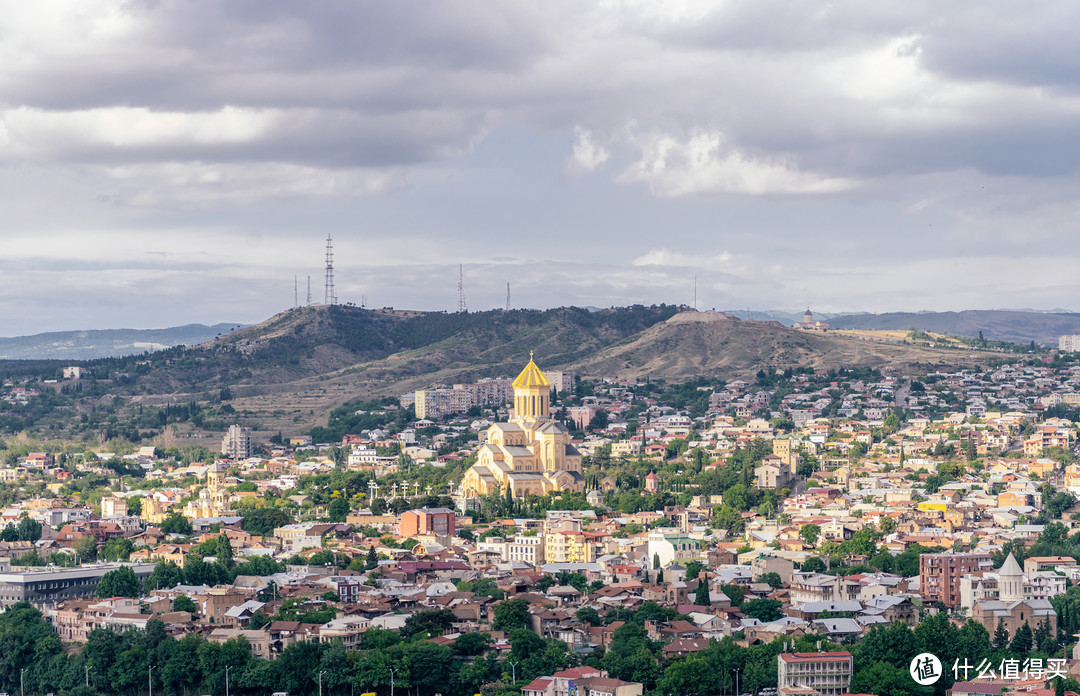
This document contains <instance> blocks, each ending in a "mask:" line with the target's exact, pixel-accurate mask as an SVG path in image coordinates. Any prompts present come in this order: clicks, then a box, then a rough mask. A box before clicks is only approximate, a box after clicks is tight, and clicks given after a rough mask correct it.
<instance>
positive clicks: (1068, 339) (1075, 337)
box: [1058, 334, 1080, 353]
mask: <svg viewBox="0 0 1080 696" xmlns="http://www.w3.org/2000/svg"><path fill="white" fill-rule="evenodd" d="M1058 350H1060V351H1064V352H1066V353H1075V352H1076V351H1078V350H1080V334H1069V335H1068V336H1058Z"/></svg>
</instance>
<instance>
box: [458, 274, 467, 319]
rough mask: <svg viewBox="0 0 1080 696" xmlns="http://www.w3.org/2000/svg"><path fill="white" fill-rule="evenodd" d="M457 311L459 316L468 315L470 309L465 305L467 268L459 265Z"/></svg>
mask: <svg viewBox="0 0 1080 696" xmlns="http://www.w3.org/2000/svg"><path fill="white" fill-rule="evenodd" d="M457 311H458V313H459V314H467V313H468V311H469V307H468V306H467V305H466V304H465V266H463V265H462V264H460V263H459V264H458V281H457Z"/></svg>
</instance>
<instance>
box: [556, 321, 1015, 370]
mask: <svg viewBox="0 0 1080 696" xmlns="http://www.w3.org/2000/svg"><path fill="white" fill-rule="evenodd" d="M1000 357H1001V356H1000V354H997V355H995V354H989V353H980V352H975V351H959V350H943V349H936V348H927V347H921V346H906V345H901V344H896V343H887V342H876V341H865V340H860V339H858V338H852V337H847V336H838V335H835V334H830V333H818V332H814V331H800V330H797V329H791V328H788V327H785V326H783V325H782V324H780V323H779V322H775V321H744V320H740V319H738V318H737V317H734V316H732V315H730V314H724V313H719V312H718V313H711V312H686V313H682V314H678V315H676V316H674V317H672V318H671V319H669V320H668V321H666V322H664V323H662V324H657V325H655V326H652V327H650V328H649V329H647V330H645V331H644V332H642V333H641V335H640V336H637V337H635V338H634V339H632V340H630V341H626V342H623V343H621V344H619V345H615V346H611V347H608V348H605V349H604V350H602V351H599V352H598V353H596V354H595V355H594V356H591V357H590V358H588V359H586V360H584V361H582V362H581V363H580V364H579V365H577V366H575V367H576V368H577V369H579V370H581V371H583V372H587V373H589V374H618V375H620V376H625V377H641V376H645V375H653V376H663V377H668V378H687V377H691V376H694V375H699V374H715V375H719V376H721V377H726V378H733V377H745V376H748V375H750V374H752V373H754V372H756V371H757V370H758V369H761V368H762V367H774V368H784V367H797V366H807V367H814V368H824V369H827V368H833V367H845V366H862V365H866V366H871V367H881V366H885V365H893V366H896V367H911V366H916V365H919V366H931V365H941V366H956V365H971V364H977V363H980V362H985V361H987V360H990V359H995V358H1000Z"/></svg>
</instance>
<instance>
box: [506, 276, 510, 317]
mask: <svg viewBox="0 0 1080 696" xmlns="http://www.w3.org/2000/svg"><path fill="white" fill-rule="evenodd" d="M506 311H507V312H509V311H510V283H507V284H506Z"/></svg>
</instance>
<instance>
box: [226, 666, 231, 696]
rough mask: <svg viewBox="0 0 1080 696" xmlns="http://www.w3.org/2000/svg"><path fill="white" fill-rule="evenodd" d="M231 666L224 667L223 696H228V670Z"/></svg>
mask: <svg viewBox="0 0 1080 696" xmlns="http://www.w3.org/2000/svg"><path fill="white" fill-rule="evenodd" d="M230 669H232V665H225V696H229V670H230Z"/></svg>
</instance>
